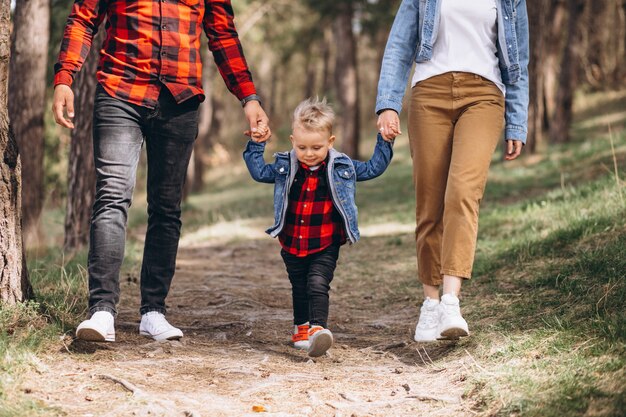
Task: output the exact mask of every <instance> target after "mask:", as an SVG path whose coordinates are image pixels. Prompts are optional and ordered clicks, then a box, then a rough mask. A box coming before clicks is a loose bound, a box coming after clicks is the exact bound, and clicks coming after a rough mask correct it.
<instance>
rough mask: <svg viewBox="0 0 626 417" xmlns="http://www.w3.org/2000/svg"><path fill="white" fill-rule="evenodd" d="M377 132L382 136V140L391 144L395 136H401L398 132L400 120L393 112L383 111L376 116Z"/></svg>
mask: <svg viewBox="0 0 626 417" xmlns="http://www.w3.org/2000/svg"><path fill="white" fill-rule="evenodd" d="M376 126H377V127H378V131H379V132H380V134H381V135H382V137H383V139H385V140H386V141H388V142H391V141H392V140H394V139H395V138H396V136H398V135H401V134H402V132H401V131H400V118H399V117H398V113H396V112H395V110H390V109H388V110H384V111H383V112H382V113H380V114H379V115H378V122H376Z"/></svg>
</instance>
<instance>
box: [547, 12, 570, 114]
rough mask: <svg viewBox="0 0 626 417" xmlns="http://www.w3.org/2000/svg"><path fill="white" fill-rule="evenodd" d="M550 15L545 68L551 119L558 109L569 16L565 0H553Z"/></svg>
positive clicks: (548, 109)
mask: <svg viewBox="0 0 626 417" xmlns="http://www.w3.org/2000/svg"><path fill="white" fill-rule="evenodd" d="M544 13H547V14H548V16H549V17H550V21H551V24H550V26H549V27H548V30H547V33H546V36H547V38H546V41H545V54H544V59H543V68H542V69H541V71H542V72H543V76H544V81H545V82H544V86H543V90H544V97H545V100H544V101H545V117H546V120H548V122H549V121H551V120H552V117H553V116H554V112H555V111H556V105H557V104H556V92H557V88H558V74H559V62H560V60H559V59H560V56H561V51H562V49H563V25H564V24H565V19H566V17H567V7H566V5H565V1H564V0H557V1H556V2H551V5H550V9H549V11H547V12H546V11H544Z"/></svg>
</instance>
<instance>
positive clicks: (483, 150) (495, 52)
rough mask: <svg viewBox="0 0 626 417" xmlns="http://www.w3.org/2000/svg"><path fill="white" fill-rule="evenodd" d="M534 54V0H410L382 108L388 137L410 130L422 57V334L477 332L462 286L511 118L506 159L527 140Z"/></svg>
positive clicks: (398, 26)
mask: <svg viewBox="0 0 626 417" xmlns="http://www.w3.org/2000/svg"><path fill="white" fill-rule="evenodd" d="M528 59H529V47H528V14H527V11H526V0H475V1H471V2H470V1H466V0H402V3H401V5H400V9H399V11H398V13H397V15H396V18H395V20H394V23H393V26H392V29H391V33H390V35H389V39H388V41H387V46H386V48H385V54H384V57H383V62H382V68H381V73H380V79H379V82H378V96H377V100H376V113H377V114H378V115H379V116H378V128H379V129H380V132H381V134H382V135H383V137H385V138H386V139H388V138H389V139H390V138H395V137H396V136H397V135H398V134H400V129H399V126H400V123H399V117H398V115H399V114H400V111H401V108H402V99H403V97H404V93H405V89H406V85H407V81H408V78H409V74H410V70H411V67H412V65H413V63H415V73H414V75H413V78H412V83H411V86H412V88H411V98H410V107H409V114H408V125H409V142H410V145H411V146H410V147H411V156H412V158H413V179H414V183H415V195H416V246H417V264H418V275H419V279H420V281H421V283H422V285H423V288H424V296H425V300H424V303H423V305H422V308H421V310H420V318H419V321H418V324H417V327H416V330H415V340H416V341H434V340H437V339H457V338H459V337H461V336H468V335H469V330H468V326H467V322H466V321H465V320H464V319H463V317H462V316H461V312H460V307H459V299H458V295H459V292H460V290H461V284H462V281H463V279H469V278H470V276H471V271H472V264H473V262H474V252H475V248H476V239H477V231H478V209H479V203H480V200H481V199H482V196H483V191H484V188H485V183H486V179H487V171H488V169H489V163H490V161H491V157H492V154H493V152H494V150H495V148H496V145H497V143H498V140H499V138H500V137H501V133H502V127H503V124H504V132H505V135H504V139H505V141H506V155H505V160H513V159H515V158H517V157H518V156H519V154H520V153H521V150H522V146H523V145H524V143H525V142H526V130H527V124H528V122H527V119H528ZM442 284H443V295H442V296H441V300H440V296H439V287H440V286H441V285H442Z"/></svg>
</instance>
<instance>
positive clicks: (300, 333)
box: [291, 321, 309, 349]
mask: <svg viewBox="0 0 626 417" xmlns="http://www.w3.org/2000/svg"><path fill="white" fill-rule="evenodd" d="M291 341H292V342H293V347H295V348H296V349H308V348H309V322H308V321H307V322H306V323H304V324H300V325H298V326H293V335H292V336H291Z"/></svg>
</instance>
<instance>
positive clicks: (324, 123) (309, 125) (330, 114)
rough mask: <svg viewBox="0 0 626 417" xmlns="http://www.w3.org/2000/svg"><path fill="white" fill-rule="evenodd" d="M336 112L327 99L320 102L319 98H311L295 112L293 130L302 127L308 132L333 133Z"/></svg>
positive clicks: (299, 105) (302, 103)
mask: <svg viewBox="0 0 626 417" xmlns="http://www.w3.org/2000/svg"><path fill="white" fill-rule="evenodd" d="M334 121H335V112H334V111H333V109H332V107H330V105H329V104H328V103H327V102H326V97H324V98H323V99H322V100H320V99H319V98H318V97H315V98H312V97H311V98H309V99H306V100H304V101H303V102H301V103H300V104H298V107H296V109H295V110H294V111H293V123H292V125H291V128H292V129H294V128H295V127H296V126H300V127H302V128H303V129H305V130H308V131H314V132H318V131H327V132H328V133H329V134H332V133H333V123H334Z"/></svg>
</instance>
